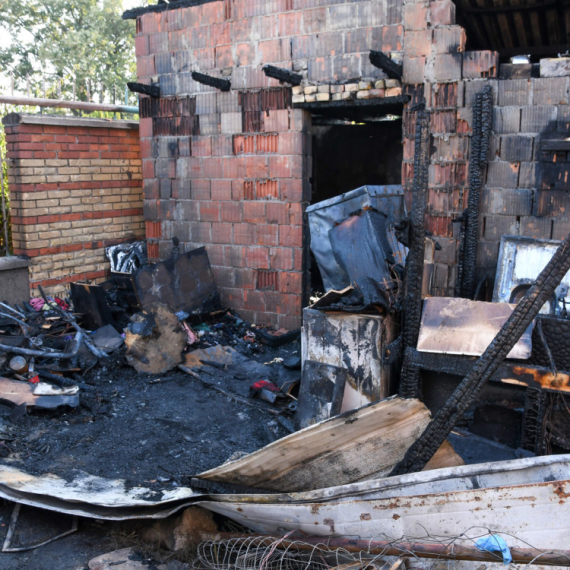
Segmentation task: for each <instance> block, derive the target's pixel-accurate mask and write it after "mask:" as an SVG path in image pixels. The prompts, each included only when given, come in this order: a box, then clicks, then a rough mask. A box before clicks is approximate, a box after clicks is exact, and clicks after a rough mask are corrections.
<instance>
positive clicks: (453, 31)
mask: <svg viewBox="0 0 570 570" xmlns="http://www.w3.org/2000/svg"><path fill="white" fill-rule="evenodd" d="M466 41H467V36H466V35H465V29H464V28H462V27H461V26H446V27H443V28H435V30H434V32H433V53H435V54H452V53H461V52H463V51H465V42H466Z"/></svg>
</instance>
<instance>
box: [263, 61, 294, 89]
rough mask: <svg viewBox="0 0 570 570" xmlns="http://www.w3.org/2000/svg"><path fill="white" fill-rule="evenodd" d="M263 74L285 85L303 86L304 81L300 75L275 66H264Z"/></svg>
mask: <svg viewBox="0 0 570 570" xmlns="http://www.w3.org/2000/svg"><path fill="white" fill-rule="evenodd" d="M263 73H265V75H267V77H272V78H273V79H278V80H279V81H282V82H283V83H290V84H291V85H301V81H302V79H303V76H302V75H299V74H298V73H293V72H292V71H289V70H287V69H282V68H281V67H275V66H274V65H264V66H263Z"/></svg>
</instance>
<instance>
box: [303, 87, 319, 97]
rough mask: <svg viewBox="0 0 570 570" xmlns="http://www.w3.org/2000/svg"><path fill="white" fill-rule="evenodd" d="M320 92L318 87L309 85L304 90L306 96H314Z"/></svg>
mask: <svg viewBox="0 0 570 570" xmlns="http://www.w3.org/2000/svg"><path fill="white" fill-rule="evenodd" d="M317 91H318V87H317V86H316V85H307V86H306V87H305V88H304V92H305V95H314V94H315V93H316V92H317Z"/></svg>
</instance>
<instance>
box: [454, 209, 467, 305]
mask: <svg viewBox="0 0 570 570" xmlns="http://www.w3.org/2000/svg"><path fill="white" fill-rule="evenodd" d="M452 222H453V223H454V224H459V239H458V240H457V249H458V251H459V255H458V256H457V278H456V281H455V296H456V297H461V296H462V293H463V287H462V285H463V276H464V271H465V270H464V267H463V261H464V259H465V227H466V224H467V209H465V210H463V212H461V216H459V217H457V218H455V219H454V220H452Z"/></svg>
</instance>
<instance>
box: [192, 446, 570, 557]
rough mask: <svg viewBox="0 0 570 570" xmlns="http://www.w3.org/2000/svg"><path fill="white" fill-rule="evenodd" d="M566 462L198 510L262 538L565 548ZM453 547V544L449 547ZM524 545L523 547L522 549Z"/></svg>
mask: <svg viewBox="0 0 570 570" xmlns="http://www.w3.org/2000/svg"><path fill="white" fill-rule="evenodd" d="M568 473H570V455H557V456H545V457H532V458H525V459H517V460H512V461H498V462H493V463H482V464H477V465H464V466H458V467H450V468H445V469H437V470H434V471H422V472H419V473H410V474H406V475H399V476H396V477H386V478H382V479H373V480H369V481H363V482H360V483H353V484H350V485H342V486H338V487H329V488H326V489H318V490H315V491H308V492H303V493H287V494H280V495H270V494H266V495H255V496H252V495H243V496H238V495H230V496H227V495H226V496H220V497H213V498H212V499H213V500H210V501H202V502H201V503H200V506H202V507H205V508H207V509H210V510H212V511H215V512H218V513H221V514H224V515H226V516H229V517H230V518H232V519H233V520H236V521H238V522H241V523H243V524H245V525H246V526H247V527H249V528H251V529H253V530H256V531H258V532H263V533H268V534H272V533H275V532H277V533H279V535H280V536H281V535H283V534H284V533H285V532H287V531H289V530H301V531H305V532H307V533H308V534H311V535H314V534H318V535H320V536H340V535H345V536H351V537H355V538H357V537H358V538H361V539H366V538H369V539H376V540H378V538H379V537H382V539H383V540H386V539H391V538H394V539H396V540H403V539H404V538H405V537H408V538H410V537H415V538H416V539H418V540H420V539H421V538H422V537H426V536H427V535H428V533H429V535H430V538H433V537H436V536H437V537H447V538H446V542H450V543H451V542H452V541H453V542H454V543H456V544H458V545H461V544H462V543H463V544H464V543H466V542H469V543H471V544H472V540H473V539H474V538H478V537H480V536H481V535H482V533H486V532H491V533H495V532H496V533H504V536H505V538H506V540H507V543H508V545H509V546H510V547H516V546H519V547H520V546H523V547H526V546H529V545H532V546H533V547H535V548H540V549H547V550H550V549H562V550H564V549H566V548H567V547H568V532H569V530H568V520H570V518H569V516H570V501H569V500H568V498H569V497H570V493H569V492H570V481H569V480H568ZM331 523H332V524H331ZM454 539H456V541H457V542H455V540H454ZM525 542H526V543H527V544H525Z"/></svg>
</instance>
